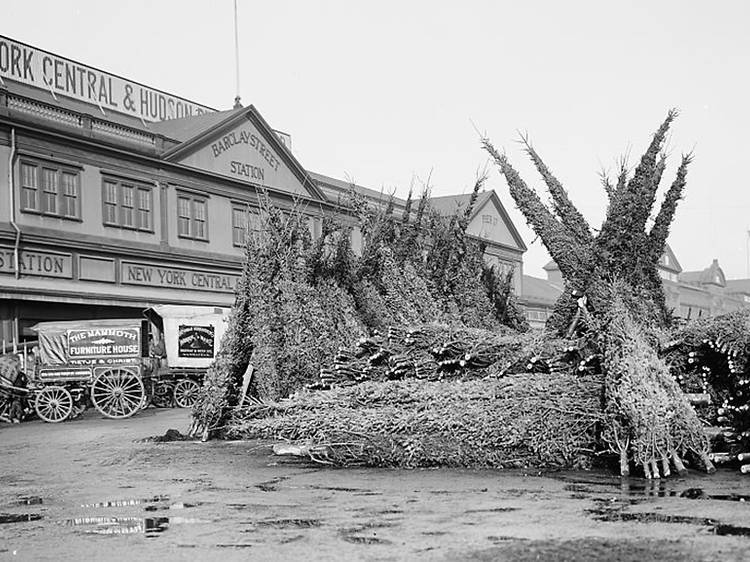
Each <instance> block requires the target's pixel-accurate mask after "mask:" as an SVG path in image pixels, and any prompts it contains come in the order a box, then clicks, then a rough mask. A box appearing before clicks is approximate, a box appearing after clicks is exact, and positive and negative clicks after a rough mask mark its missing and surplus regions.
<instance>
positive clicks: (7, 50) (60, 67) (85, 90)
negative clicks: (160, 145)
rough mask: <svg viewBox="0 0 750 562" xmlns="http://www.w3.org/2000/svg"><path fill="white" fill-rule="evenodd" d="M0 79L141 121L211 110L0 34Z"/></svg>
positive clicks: (209, 111) (159, 119)
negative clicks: (26, 85) (131, 116)
mask: <svg viewBox="0 0 750 562" xmlns="http://www.w3.org/2000/svg"><path fill="white" fill-rule="evenodd" d="M0 77H2V78H3V79H6V80H13V81H14V82H21V83H23V84H28V85H29V86H34V87H35V88H41V89H43V90H46V91H48V92H52V93H54V94H55V95H58V94H59V95H63V96H67V97H69V98H73V99H76V100H79V101H82V102H85V103H89V104H92V105H95V106H96V107H98V108H103V109H109V110H112V111H117V112H120V113H125V114H128V115H133V116H134V117H137V118H140V119H143V120H144V121H164V120H165V119H179V118H180V117H189V116H191V115H201V114H202V113H211V112H213V111H214V110H213V109H211V108H210V107H206V106H204V105H199V104H197V103H194V102H191V101H188V100H186V99H183V98H180V97H177V96H172V95H169V94H165V93H164V92H160V91H159V90H154V89H152V88H149V87H148V86H144V85H142V84H139V83H137V82H131V81H129V80H126V79H124V78H120V77H119V76H115V75H113V74H109V73H106V72H102V71H101V70H97V69H95V68H91V67H89V66H84V65H81V64H79V63H77V62H74V61H71V60H69V59H66V58H62V57H59V56H57V55H53V54H52V53H48V52H47V51H42V50H41V49H37V48H35V47H31V46H29V45H25V44H24V43H19V42H18V41H14V40H13V39H9V38H7V37H3V36H1V35H0Z"/></svg>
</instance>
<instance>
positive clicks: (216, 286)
mask: <svg viewBox="0 0 750 562" xmlns="http://www.w3.org/2000/svg"><path fill="white" fill-rule="evenodd" d="M120 273H121V282H122V283H124V284H126V285H145V286H149V287H166V288H171V289H191V290H196V291H211V292H215V293H233V292H234V288H235V285H236V283H237V280H238V279H239V276H238V275H234V274H232V273H218V272H217V273H214V272H209V271H198V270H194V269H185V268H179V267H163V266H159V265H153V264H146V263H134V262H126V261H123V262H122V266H121V272H120Z"/></svg>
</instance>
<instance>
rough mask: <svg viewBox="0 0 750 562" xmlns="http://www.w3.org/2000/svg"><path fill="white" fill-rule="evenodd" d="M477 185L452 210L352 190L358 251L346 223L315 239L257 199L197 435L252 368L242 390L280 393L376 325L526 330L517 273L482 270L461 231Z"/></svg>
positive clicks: (301, 223)
mask: <svg viewBox="0 0 750 562" xmlns="http://www.w3.org/2000/svg"><path fill="white" fill-rule="evenodd" d="M483 182H484V178H480V179H479V180H478V181H477V182H476V184H475V187H474V191H473V195H472V197H471V200H470V203H469V205H468V207H467V208H466V209H462V210H461V212H460V213H456V214H454V215H453V216H450V217H442V216H440V215H438V214H437V213H436V212H434V211H432V210H431V209H430V207H429V204H428V202H427V196H428V193H427V191H425V192H423V194H422V198H421V199H420V200H419V202H418V203H417V205H416V207H417V208H416V212H415V213H412V212H411V209H412V207H413V201H412V198H411V196H410V197H409V199H408V201H407V207H408V212H404V213H403V215H401V216H398V215H397V214H396V213H395V205H394V202H393V198H391V199H390V200H389V202H388V203H387V204H386V205H385V206H371V205H369V204H367V202H366V201H365V200H364V198H363V197H361V196H359V195H358V194H357V193H355V192H354V191H352V193H351V200H350V202H349V208H350V209H351V211H352V212H353V214H354V217H355V219H356V225H357V226H358V227H359V228H360V230H361V233H362V237H363V247H362V254H361V256H359V257H357V256H356V255H355V254H354V252H353V249H352V246H351V230H352V225H351V224H349V225H348V226H346V225H345V223H344V222H343V221H341V222H339V221H336V220H333V219H331V218H327V219H325V220H324V221H323V225H322V235H321V236H320V237H319V238H318V239H317V240H313V239H312V237H311V235H310V230H309V228H308V225H307V223H306V219H305V216H304V213H303V212H302V210H301V209H300V208H299V207H295V208H294V209H292V210H291V211H285V212H282V211H281V210H279V209H277V208H275V207H274V206H273V205H272V204H271V203H270V201H269V200H268V198H267V197H263V198H262V199H261V207H262V213H261V226H260V229H259V230H258V231H257V232H254V233H251V235H250V236H249V237H248V239H247V249H246V253H245V264H244V267H243V273H242V277H241V280H240V282H239V285H238V293H237V297H236V303H235V307H234V309H233V312H232V316H231V318H230V325H229V330H228V331H227V333H226V335H225V338H224V341H223V342H222V346H221V351H220V352H219V354H218V357H217V360H216V362H215V363H214V364H213V365H212V366H211V368H210V369H209V372H208V375H207V377H206V382H205V384H204V388H203V393H202V396H201V398H200V400H199V404H198V406H197V408H196V414H195V415H196V425H195V430H194V432H193V433H197V432H199V430H200V432H203V434H204V435H206V434H207V432H210V431H211V430H212V429H215V428H218V427H221V426H222V424H223V423H224V421H225V419H226V416H227V414H228V412H229V411H231V409H233V408H235V407H236V406H237V405H238V401H239V398H240V394H241V392H240V391H241V389H242V381H243V377H244V376H245V374H246V372H247V369H248V366H252V379H251V382H250V384H249V388H248V394H249V395H250V396H255V397H258V398H263V399H278V398H281V397H284V396H288V395H290V394H291V393H293V392H294V391H296V390H299V389H300V388H302V387H304V386H305V385H307V384H310V383H313V382H315V381H317V380H318V375H319V371H320V369H321V367H322V366H323V365H325V364H326V363H327V362H328V361H330V359H331V358H332V357H333V356H334V355H335V354H336V352H337V350H338V348H340V347H344V348H345V347H351V346H352V344H353V343H354V342H355V341H356V340H357V339H358V338H360V337H362V336H364V335H366V334H368V333H370V331H371V330H373V329H378V330H386V329H387V328H388V327H390V326H414V325H422V324H430V323H435V322H439V323H446V324H450V325H455V326H459V327H460V326H465V327H471V328H485V329H498V328H499V327H500V326H502V325H504V324H508V325H512V326H513V327H515V328H517V329H526V328H527V326H526V325H525V323H524V322H522V315H521V313H520V312H519V310H518V308H517V304H516V302H515V300H514V298H513V296H512V289H511V287H512V279H511V278H504V277H500V276H497V275H496V274H494V273H488V271H487V268H486V267H485V265H484V261H483V258H482V248H481V247H480V246H479V244H477V243H475V242H474V241H472V240H470V239H469V238H468V237H467V236H466V228H467V226H468V221H469V217H470V216H471V211H472V208H473V205H474V204H475V202H476V197H477V194H478V192H479V190H480V189H481V186H482V184H483ZM412 215H413V216H412Z"/></svg>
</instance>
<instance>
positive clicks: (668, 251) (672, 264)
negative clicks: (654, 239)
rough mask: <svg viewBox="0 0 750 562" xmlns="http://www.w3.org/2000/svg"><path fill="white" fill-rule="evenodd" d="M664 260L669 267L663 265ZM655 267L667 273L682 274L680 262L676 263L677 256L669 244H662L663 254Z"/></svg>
mask: <svg viewBox="0 0 750 562" xmlns="http://www.w3.org/2000/svg"><path fill="white" fill-rule="evenodd" d="M665 258H666V261H667V263H669V265H665V264H664V263H663V261H664V260H665ZM656 267H658V268H660V269H665V270H667V271H671V272H673V273H681V272H682V266H681V265H680V262H679V261H677V256H675V254H674V252H673V251H672V248H671V247H670V245H669V244H664V252H662V255H661V257H660V258H659V263H658V264H656Z"/></svg>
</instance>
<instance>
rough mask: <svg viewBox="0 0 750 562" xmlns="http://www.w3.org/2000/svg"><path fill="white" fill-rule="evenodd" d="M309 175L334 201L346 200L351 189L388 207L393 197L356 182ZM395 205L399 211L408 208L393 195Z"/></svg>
mask: <svg viewBox="0 0 750 562" xmlns="http://www.w3.org/2000/svg"><path fill="white" fill-rule="evenodd" d="M309 174H310V177H311V178H312V179H313V180H314V181H315V183H317V184H318V187H320V188H321V189H322V190H323V191H324V192H325V194H326V195H328V197H329V199H331V200H332V201H336V200H337V199H339V198H345V197H346V194H347V193H348V192H349V189H350V188H352V187H353V188H354V189H355V190H356V191H357V192H358V193H361V194H362V195H364V196H365V197H366V198H367V199H369V200H371V201H372V202H374V203H377V204H380V205H386V204H387V203H388V199H389V198H390V197H391V193H389V192H387V191H385V190H383V191H376V190H375V189H370V188H369V187H363V186H361V185H358V184H356V183H354V182H348V181H344V180H339V179H336V178H332V177H330V176H325V175H323V174H319V173H317V172H309ZM393 203H394V205H395V207H396V208H397V209H403V208H404V207H405V206H406V200H405V199H401V198H400V197H396V196H395V195H393Z"/></svg>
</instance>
